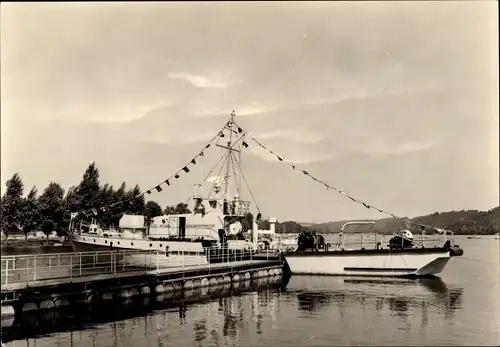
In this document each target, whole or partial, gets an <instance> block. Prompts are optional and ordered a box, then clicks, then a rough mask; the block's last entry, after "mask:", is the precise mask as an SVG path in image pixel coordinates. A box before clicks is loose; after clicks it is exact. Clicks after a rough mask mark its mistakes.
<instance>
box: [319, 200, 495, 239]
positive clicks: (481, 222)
mask: <svg viewBox="0 0 500 347" xmlns="http://www.w3.org/2000/svg"><path fill="white" fill-rule="evenodd" d="M410 220H411V221H413V222H415V223H420V224H424V225H434V226H436V227H438V228H442V229H446V230H451V231H453V233H454V234H456V235H474V234H477V235H492V234H495V233H498V232H500V206H497V207H495V208H492V209H489V210H488V211H479V210H462V211H450V212H441V213H439V212H435V213H432V214H428V215H424V216H419V217H415V218H411V219H410ZM345 222H346V221H339V222H329V223H322V224H316V225H314V228H315V229H316V230H317V231H318V232H320V233H338V232H339V230H340V228H341V226H342V224H344V223H345ZM374 222H375V230H376V231H377V232H378V233H387V234H390V233H393V232H396V231H398V230H401V229H409V230H410V231H411V232H413V233H417V234H420V233H421V232H422V230H421V228H420V227H419V226H415V225H412V226H410V228H408V226H407V225H405V223H404V222H403V221H401V220H398V219H395V218H383V219H378V220H374ZM367 228H369V227H367V226H352V227H351V228H350V229H349V230H348V232H363V231H364V232H366V231H367V230H368V229H367ZM425 232H426V233H427V234H433V233H437V230H436V229H435V228H427V229H426V230H425Z"/></svg>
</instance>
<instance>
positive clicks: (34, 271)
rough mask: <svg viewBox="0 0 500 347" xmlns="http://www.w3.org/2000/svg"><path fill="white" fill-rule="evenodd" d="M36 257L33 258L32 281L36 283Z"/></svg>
mask: <svg viewBox="0 0 500 347" xmlns="http://www.w3.org/2000/svg"><path fill="white" fill-rule="evenodd" d="M37 257H38V255H35V257H34V258H33V281H36V258H37Z"/></svg>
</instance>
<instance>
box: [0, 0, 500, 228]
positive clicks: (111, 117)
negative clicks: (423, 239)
mask: <svg viewBox="0 0 500 347" xmlns="http://www.w3.org/2000/svg"><path fill="white" fill-rule="evenodd" d="M497 13H498V10H497V2H496V1H474V2H473V1H471V2H467V1H456V2H455V1H439V2H430V1H425V2H424V1H411V2H387V3H384V2H381V1H371V2H366V3H363V2H316V3H285V2H280V3H264V2H257V3H226V2H225V3H193V2H186V3H140V4H134V3H125V2H124V3H86V4H85V3H57V4H56V3H52V4H51V3H41V4H37V3H25V4H17V3H7V4H6V3H3V4H2V5H1V135H2V137H1V145H2V147H1V175H2V177H1V178H2V183H4V182H5V181H6V180H7V179H8V178H9V177H11V176H12V174H13V173H14V172H19V174H20V175H21V177H22V179H23V180H24V182H25V186H26V190H29V188H31V186H33V185H36V186H37V187H38V189H39V190H40V191H41V190H43V189H44V188H45V187H46V186H47V184H48V183H49V182H50V181H56V182H59V183H61V184H62V185H63V187H64V188H65V189H67V188H68V187H69V186H71V185H76V184H78V183H79V181H80V180H81V177H82V174H83V171H84V170H85V168H86V167H87V166H88V163H89V161H92V160H94V161H95V162H96V164H97V167H98V168H99V170H100V173H101V181H102V182H109V183H111V184H113V185H114V186H115V187H116V186H118V185H119V184H120V183H121V182H122V181H126V182H127V183H129V184H130V185H133V184H135V183H138V184H139V185H140V186H141V188H143V189H147V188H149V187H151V186H154V185H156V184H157V183H159V182H161V181H162V180H163V179H164V178H165V177H168V176H170V175H171V174H172V173H173V172H175V171H177V170H178V169H180V168H181V167H182V166H183V165H184V164H185V163H186V162H188V161H189V160H190V159H191V158H192V157H193V156H194V155H195V154H196V153H197V152H198V151H199V149H200V147H202V146H203V145H204V144H205V143H206V142H207V141H208V140H209V139H210V138H211V137H212V136H213V135H214V134H215V133H216V132H217V131H218V130H219V129H220V128H221V127H222V126H223V124H224V123H225V121H226V120H227V119H228V117H229V114H230V112H231V111H232V110H235V112H236V114H237V118H236V120H237V122H238V123H239V125H240V126H241V127H242V128H244V129H245V130H247V131H249V132H252V133H253V135H254V136H255V137H256V138H257V139H259V140H261V142H262V143H264V144H265V145H267V146H268V147H269V148H271V149H272V150H274V151H275V152H277V153H279V154H280V155H282V156H283V157H284V158H286V159H288V160H290V161H295V162H297V163H298V164H300V166H301V168H304V169H306V170H307V171H308V172H310V173H311V174H313V175H315V176H317V177H318V178H319V179H322V180H324V181H327V182H328V183H330V184H331V185H333V186H336V187H339V188H341V189H343V190H345V191H347V192H349V193H351V195H354V196H355V197H357V198H359V199H361V200H363V201H365V202H367V203H371V204H374V205H376V206H378V207H380V208H382V209H386V210H389V211H391V212H394V213H396V214H400V215H404V216H415V215H419V214H426V213H432V212H435V211H449V210H460V209H489V208H491V207H494V206H496V205H498V200H499V184H498V181H499V180H498V179H499V156H498V149H499V132H498V130H499V121H498V93H499V91H498V34H497V33H498V27H497V26H498V18H497ZM249 144H250V147H249V148H248V149H247V150H246V151H245V152H244V153H243V166H244V169H245V173H246V176H247V179H248V181H249V184H250V186H251V187H252V190H253V192H254V194H255V197H256V200H257V203H258V205H259V207H260V209H261V210H262V212H263V214H264V215H265V216H270V215H271V216H276V217H277V218H278V219H279V220H298V221H317V222H319V221H328V220H339V219H350V218H365V217H366V218H368V217H380V218H381V217H385V216H384V215H381V214H379V213H373V212H370V211H369V210H367V209H365V208H364V207H363V206H358V205H356V204H354V203H353V202H351V201H350V200H349V199H346V198H345V197H342V196H338V195H337V194H335V193H334V192H332V191H327V190H326V189H325V187H324V186H322V185H319V184H317V183H315V182H314V181H312V180H310V179H308V178H307V177H306V176H304V175H302V174H300V173H299V172H296V171H293V170H291V169H290V167H289V166H287V165H284V164H282V163H280V162H278V161H276V160H273V159H272V158H271V157H270V156H268V155H267V154H266V153H265V152H264V151H262V150H259V148H257V146H256V145H255V143H253V142H249ZM212 152H213V153H212ZM219 156H220V153H218V152H217V151H216V150H215V149H214V150H212V151H211V153H210V155H207V156H206V157H205V158H203V160H200V161H199V162H198V164H197V165H196V167H195V168H193V170H192V172H190V173H189V174H187V175H185V177H182V179H179V180H178V181H176V182H175V184H173V185H172V186H171V187H169V188H168V189H166V190H164V191H163V192H161V193H155V194H153V195H151V196H150V198H151V199H155V200H157V201H158V202H160V203H162V204H163V205H165V204H173V203H177V202H179V201H183V200H185V199H186V198H188V197H189V195H190V194H191V191H192V189H193V183H195V182H196V181H199V180H200V179H201V178H202V177H204V176H205V175H206V174H207V173H208V171H209V170H210V168H211V167H212V166H213V164H214V162H211V161H212V160H214V159H217V158H218V157H219ZM3 191H4V186H3V187H2V192H3ZM247 196H248V195H247Z"/></svg>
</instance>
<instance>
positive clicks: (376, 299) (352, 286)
mask: <svg viewBox="0 0 500 347" xmlns="http://www.w3.org/2000/svg"><path fill="white" fill-rule="evenodd" d="M332 283H335V285H338V284H340V286H339V287H338V288H337V287H336V288H335V289H334V290H324V289H321V290H301V289H297V290H294V289H293V288H290V285H289V278H284V282H283V283H282V286H284V287H285V288H286V291H287V293H288V294H289V295H290V294H291V295H296V297H297V300H298V309H299V310H301V311H309V312H318V311H321V310H323V309H326V308H327V307H329V306H332V305H333V306H338V307H339V308H340V309H341V310H340V315H341V317H342V316H343V315H344V313H345V309H346V307H348V306H360V307H362V308H363V309H365V308H369V307H374V308H375V310H376V311H377V312H380V311H381V310H383V309H384V307H385V306H386V307H388V309H389V310H390V312H391V314H392V315H395V316H399V317H402V318H406V317H407V316H408V315H410V314H411V313H412V312H413V311H415V310H417V309H420V310H421V312H422V326H425V325H426V324H427V319H428V318H427V317H428V308H429V307H432V308H433V310H437V311H438V312H439V313H442V314H443V315H444V318H445V319H449V318H451V317H452V316H453V313H454V312H455V311H456V310H457V309H460V308H461V305H462V303H461V299H462V295H463V288H448V286H447V285H446V284H445V283H444V282H443V280H442V279H440V278H437V277H436V278H425V279H419V280H404V279H390V280H389V279H387V280H385V279H367V278H349V279H340V280H337V279H335V280H333V282H332ZM335 285H334V286H335ZM293 287H295V286H293ZM321 287H322V288H324V283H322V286H321Z"/></svg>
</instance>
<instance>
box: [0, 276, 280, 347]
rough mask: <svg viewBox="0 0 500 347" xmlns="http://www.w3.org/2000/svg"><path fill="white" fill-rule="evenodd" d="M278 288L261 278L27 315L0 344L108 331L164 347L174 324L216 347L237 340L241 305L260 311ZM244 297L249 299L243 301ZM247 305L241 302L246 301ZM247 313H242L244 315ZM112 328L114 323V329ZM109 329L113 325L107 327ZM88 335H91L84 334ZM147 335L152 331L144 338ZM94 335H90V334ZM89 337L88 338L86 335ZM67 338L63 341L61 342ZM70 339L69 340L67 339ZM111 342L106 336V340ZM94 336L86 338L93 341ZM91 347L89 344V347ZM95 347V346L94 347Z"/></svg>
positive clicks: (276, 281)
mask: <svg viewBox="0 0 500 347" xmlns="http://www.w3.org/2000/svg"><path fill="white" fill-rule="evenodd" d="M280 286H281V278H279V277H274V278H263V279H258V280H256V281H254V280H252V281H243V282H240V283H237V284H236V285H234V286H231V285H225V286H222V285H221V286H215V287H208V288H199V289H195V290H190V291H184V292H175V293H169V294H167V295H163V296H157V297H156V298H143V299H137V300H133V301H130V300H128V301H123V302H120V303H117V302H114V303H108V304H106V303H104V302H102V303H100V304H99V305H93V306H77V307H72V308H71V309H67V310H61V311H53V312H45V313H33V314H26V315H22V316H20V317H17V318H16V321H15V322H14V323H13V324H12V325H11V326H3V327H2V342H8V341H13V340H27V341H29V339H33V338H36V337H37V336H42V335H46V334H49V333H50V334H54V335H55V336H57V335H59V338H63V339H65V340H67V339H70V338H71V336H72V332H73V331H82V330H87V332H86V335H92V334H93V335H95V334H96V333H95V331H94V329H93V327H96V326H98V325H108V327H109V328H110V329H112V331H111V335H112V336H113V339H114V340H118V339H119V338H117V332H116V331H115V329H114V328H115V325H116V330H117V331H118V335H121V336H127V338H130V339H131V338H132V336H128V335H132V334H134V335H136V334H142V336H143V337H144V336H148V337H151V335H155V333H151V331H152V330H156V334H157V335H158V336H157V345H158V346H162V345H165V346H166V345H167V344H168V343H167V341H168V338H169V336H168V335H169V333H170V332H169V328H170V327H171V326H172V322H175V321H176V322H178V324H180V325H186V326H187V327H189V324H192V329H193V339H194V340H195V341H197V342H200V343H202V341H203V344H205V343H209V344H218V342H222V340H223V339H224V338H227V337H229V338H231V339H233V340H235V339H237V338H238V336H239V333H240V331H241V330H242V328H243V327H244V325H245V324H248V323H249V322H248V317H249V316H250V315H251V312H249V310H251V309H250V308H249V306H250V305H246V304H245V301H246V302H248V300H253V299H252V298H253V297H257V298H258V306H259V307H260V308H262V307H264V308H265V307H270V306H272V305H269V302H266V300H268V301H269V300H270V299H271V297H272V295H270V294H267V293H266V292H268V291H271V292H276V291H278V290H279V288H280ZM247 297H248V298H247ZM244 300H245V301H244ZM245 308H246V309H245ZM253 313H254V314H256V316H255V317H254V316H252V318H253V319H252V321H253V322H255V323H253V324H252V327H250V326H247V327H246V329H249V328H251V329H254V330H255V331H259V330H260V329H261V328H259V327H256V325H257V324H256V323H257V322H258V319H256V318H257V317H258V316H259V314H260V320H262V313H263V312H260V311H259V308H257V310H255V311H254V312H253ZM114 322H117V323H116V324H115V323H114ZM109 323H113V324H111V325H109ZM88 329H91V330H88ZM148 330H151V331H149V332H148ZM92 331H94V333H92ZM89 332H90V334H89ZM64 335H66V336H64ZM68 335H70V336H68ZM108 336H109V335H108ZM96 337H97V336H93V337H92V336H89V337H88V338H89V340H90V339H95V338H96ZM89 343H90V344H91V343H92V342H91V341H89ZM97 345H99V343H97Z"/></svg>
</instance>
